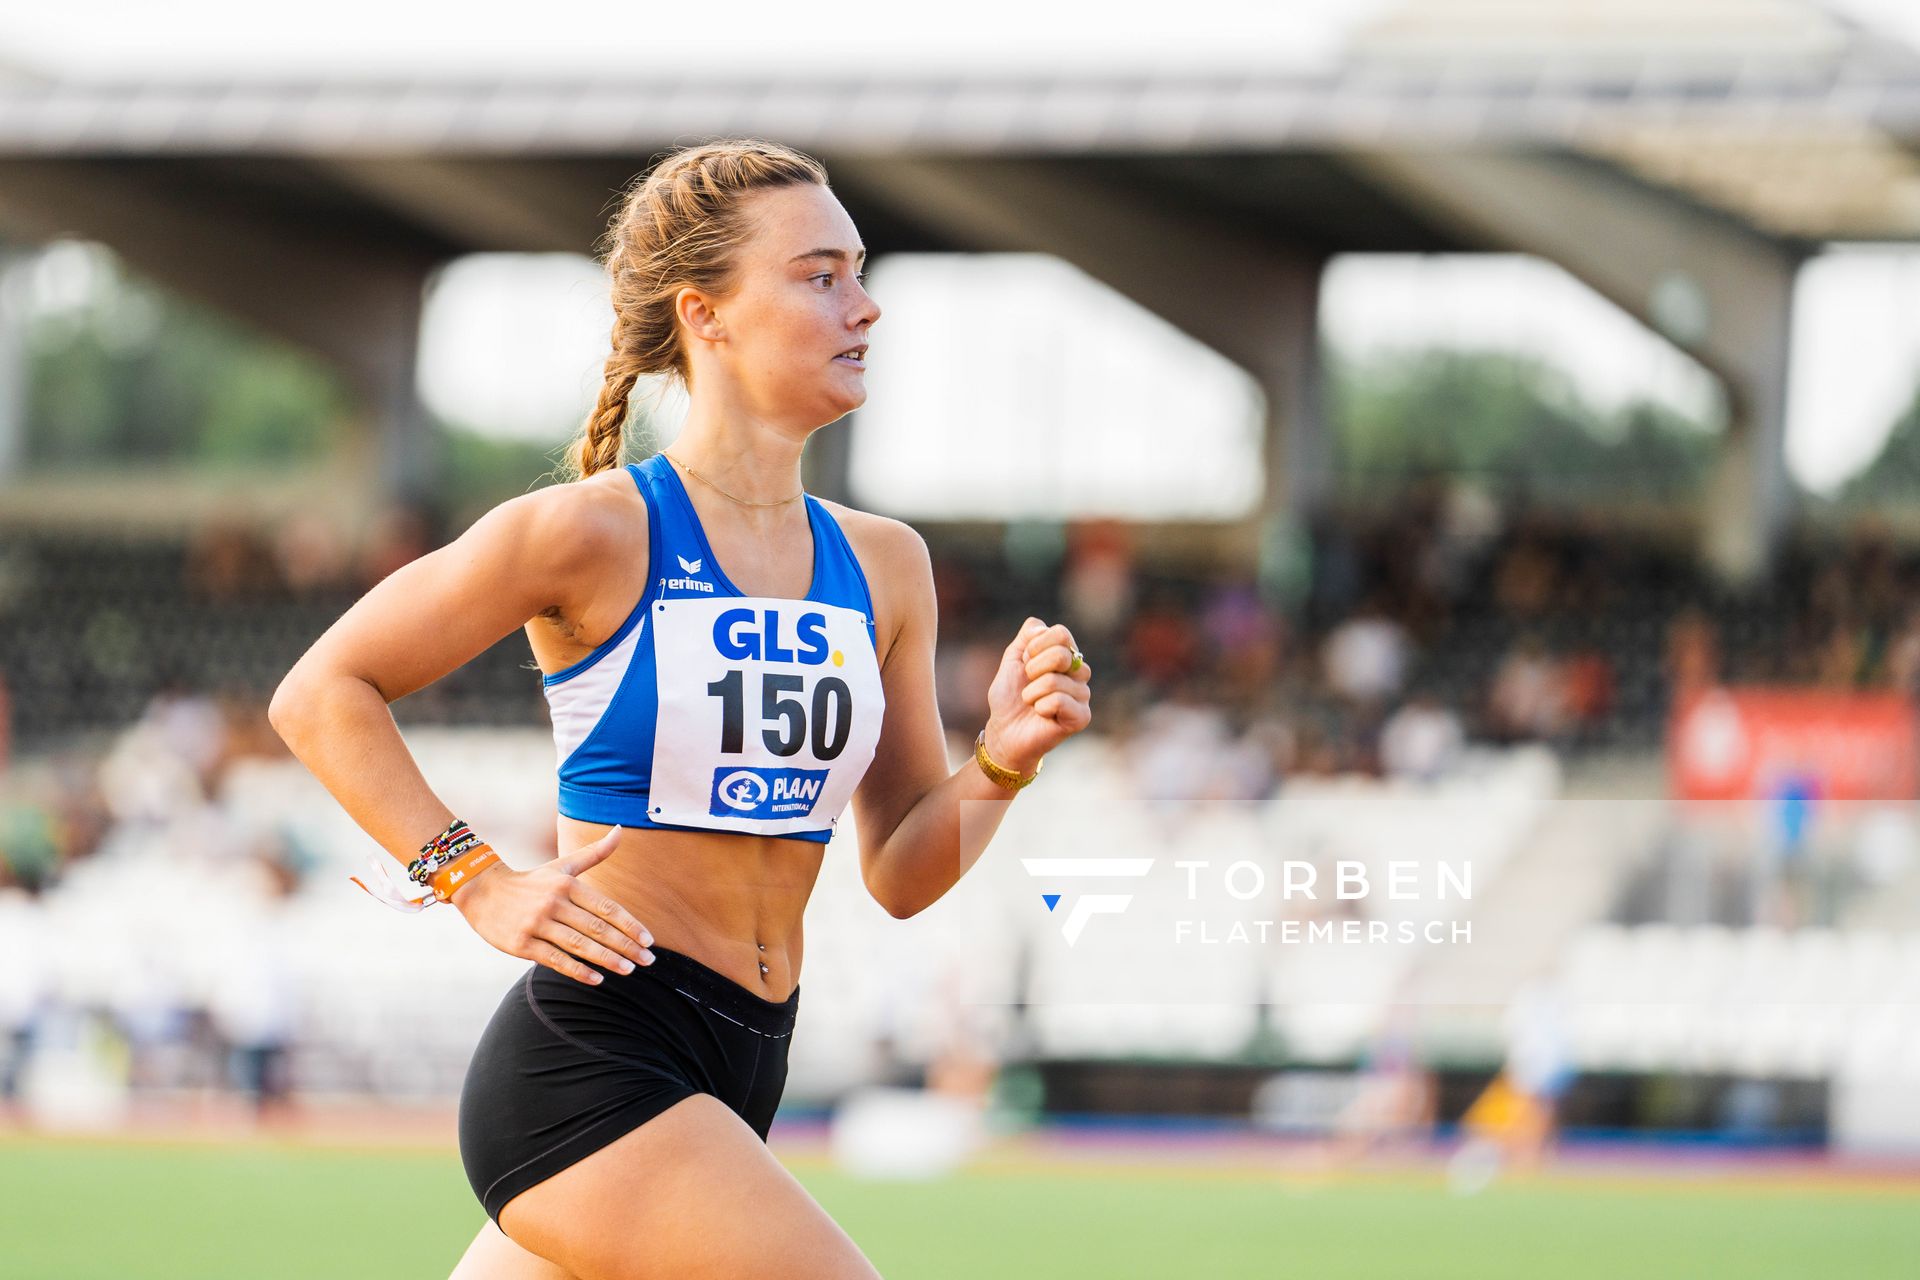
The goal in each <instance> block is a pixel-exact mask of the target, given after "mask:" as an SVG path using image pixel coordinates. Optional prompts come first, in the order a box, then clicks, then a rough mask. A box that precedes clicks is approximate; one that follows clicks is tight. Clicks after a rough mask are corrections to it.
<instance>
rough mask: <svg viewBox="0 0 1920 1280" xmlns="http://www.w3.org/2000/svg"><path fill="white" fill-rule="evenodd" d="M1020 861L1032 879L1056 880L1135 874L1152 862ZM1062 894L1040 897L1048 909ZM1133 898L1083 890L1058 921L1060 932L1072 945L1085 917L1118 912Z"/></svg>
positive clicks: (1077, 937)
mask: <svg viewBox="0 0 1920 1280" xmlns="http://www.w3.org/2000/svg"><path fill="white" fill-rule="evenodd" d="M1020 864H1021V865H1022V866H1024V867H1025V868H1026V869H1027V874H1028V875H1030V876H1032V877H1034V878H1035V879H1036V880H1044V881H1048V882H1050V883H1058V882H1060V881H1062V880H1109V879H1113V878H1114V877H1117V876H1131V877H1135V878H1138V877H1140V876H1144V875H1145V874H1147V871H1148V869H1149V868H1151V867H1152V866H1153V859H1152V858H1022V859H1020ZM1061 897H1062V895H1061V894H1058V893H1043V894H1041V895H1040V900H1041V901H1042V902H1044V903H1046V904H1047V910H1049V911H1052V910H1053V909H1054V908H1056V907H1058V906H1059V905H1060V899H1061ZM1132 901H1133V895H1132V894H1130V893H1087V894H1082V895H1081V896H1080V897H1078V898H1076V899H1075V900H1074V903H1073V906H1072V907H1071V908H1069V909H1068V911H1067V916H1066V919H1065V920H1063V921H1062V922H1061V924H1060V936H1061V937H1063V938H1065V939H1066V940H1067V945H1068V946H1072V945H1073V944H1074V943H1076V942H1078V941H1079V940H1080V933H1081V931H1082V930H1083V929H1085V928H1086V927H1087V921H1089V920H1091V919H1092V918H1093V917H1095V916H1101V915H1118V914H1120V913H1121V912H1122V911H1125V910H1126V909H1127V904H1128V903H1130V902H1132Z"/></svg>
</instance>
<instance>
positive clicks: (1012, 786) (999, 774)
mask: <svg viewBox="0 0 1920 1280" xmlns="http://www.w3.org/2000/svg"><path fill="white" fill-rule="evenodd" d="M973 758H974V759H975V760H977V761H979V763H980V769H981V771H982V772H983V773H985V774H986V775H987V776H988V777H989V778H992V779H993V780H994V781H995V782H997V783H999V784H1000V785H1001V786H1003V787H1005V788H1006V789H1007V790H1009V791H1018V790H1019V789H1020V788H1022V787H1024V786H1026V785H1027V784H1028V783H1029V782H1032V781H1033V780H1034V779H1035V778H1037V777H1039V776H1040V770H1041V769H1042V768H1044V767H1045V766H1046V763H1047V760H1046V757H1045V756H1042V757H1041V758H1040V761H1039V763H1037V764H1035V765H1034V766H1033V772H1032V773H1030V774H1028V775H1027V776H1026V777H1024V778H1023V777H1021V776H1020V775H1019V774H1017V773H1015V772H1014V771H1013V770H1011V769H1008V768H1005V767H1003V766H1001V765H997V764H995V763H994V762H993V757H992V756H990V755H988V754H987V731H986V730H985V729H982V730H980V736H979V737H978V738H975V739H974V740H973Z"/></svg>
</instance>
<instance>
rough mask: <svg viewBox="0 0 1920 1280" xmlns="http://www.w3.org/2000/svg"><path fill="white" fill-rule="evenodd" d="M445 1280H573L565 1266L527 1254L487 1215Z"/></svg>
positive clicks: (536, 1255)
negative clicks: (483, 1223) (484, 1222)
mask: <svg viewBox="0 0 1920 1280" xmlns="http://www.w3.org/2000/svg"><path fill="white" fill-rule="evenodd" d="M447 1280H575V1277H574V1275H573V1274H572V1273H571V1272H569V1271H568V1270H567V1269H566V1268H565V1267H561V1266H557V1265H555V1264H554V1263H551V1262H548V1261H547V1260H546V1259H545V1258H542V1257H540V1256H539V1255H538V1254H533V1253H528V1252H527V1251H526V1250H525V1249H522V1248H521V1247H520V1246H519V1245H517V1244H515V1243H514V1242H513V1241H511V1240H509V1239H507V1237H506V1236H504V1235H502V1234H501V1232H500V1228H499V1227H496V1226H494V1225H493V1219H492V1218H488V1219H487V1220H486V1224H485V1225H484V1226H482V1227H481V1228H480V1234H479V1235H477V1236H475V1237H474V1238H473V1243H472V1244H470V1245H468V1246H467V1251H466V1253H465V1254H464V1255H463V1256H462V1257H461V1259H460V1264H459V1265H458V1266H456V1267H455V1268H454V1269H453V1274H452V1275H451V1276H449V1277H447Z"/></svg>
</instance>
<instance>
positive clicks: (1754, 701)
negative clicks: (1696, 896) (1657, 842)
mask: <svg viewBox="0 0 1920 1280" xmlns="http://www.w3.org/2000/svg"><path fill="white" fill-rule="evenodd" d="M1916 733H1920V723H1917V722H1916V718H1915V715H1914V706H1913V703H1912V701H1911V700H1909V699H1908V698H1906V697H1904V696H1902V695H1900V694H1897V693H1849V692H1845V691H1839V690H1832V689H1781V688H1748V689H1710V690H1707V691H1706V692H1704V693H1699V694H1695V695H1694V696H1693V697H1692V698H1690V699H1688V700H1687V701H1686V702H1685V703H1684V704H1682V705H1681V706H1679V707H1678V708H1676V709H1675V713H1674V717H1673V721H1672V723H1671V725H1670V726H1669V728H1668V734H1667V768H1668V772H1669V774H1670V775H1671V777H1672V779H1673V790H1674V794H1675V795H1678V796H1679V797H1681V798H1682V799H1686V800H1747V799H1752V798H1753V797H1755V796H1762V795H1767V794H1770V793H1771V792H1772V791H1773V789H1774V788H1775V787H1776V786H1778V785H1779V784H1780V782H1781V781H1782V779H1785V778H1788V777H1790V776H1792V775H1795V774H1800V775H1805V776H1808V777H1810V778H1812V779H1814V780H1815V782H1816V783H1817V785H1818V788H1819V795H1820V797H1821V798H1822V799H1824V800H1911V799H1913V798H1914V797H1915V795H1916V794H1917V793H1920V760H1917V759H1916V754H1917V753H1916V742H1915V737H1916Z"/></svg>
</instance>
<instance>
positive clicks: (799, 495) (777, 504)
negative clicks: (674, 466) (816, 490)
mask: <svg viewBox="0 0 1920 1280" xmlns="http://www.w3.org/2000/svg"><path fill="white" fill-rule="evenodd" d="M660 452H661V453H662V454H663V455H665V456H666V457H667V459H668V460H670V461H673V462H680V459H678V458H676V457H674V456H673V455H672V454H670V453H667V451H666V450H665V449H662V450H661V451H660ZM680 465H681V466H683V467H687V464H686V463H684V462H680ZM687 474H688V475H690V476H692V477H693V478H694V479H695V480H698V481H699V482H700V483H701V484H703V485H705V486H707V488H709V489H712V490H714V491H716V492H717V493H719V494H720V495H721V496H722V497H727V498H733V500H734V501H735V502H737V503H739V504H740V505H741V506H743V507H784V506H786V505H787V504H788V503H789V502H792V501H794V499H795V498H802V497H805V496H806V492H807V490H806V486H805V485H802V486H801V487H800V492H799V493H796V494H794V495H793V497H792V498H782V499H780V501H778V502H752V501H749V500H748V499H746V498H735V497H734V495H732V494H731V493H728V492H727V491H726V490H725V489H722V488H721V487H720V486H719V485H717V484H715V483H714V482H713V481H711V480H709V479H707V478H706V477H705V476H703V475H701V474H700V473H699V472H698V471H695V470H694V469H693V468H692V467H687Z"/></svg>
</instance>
